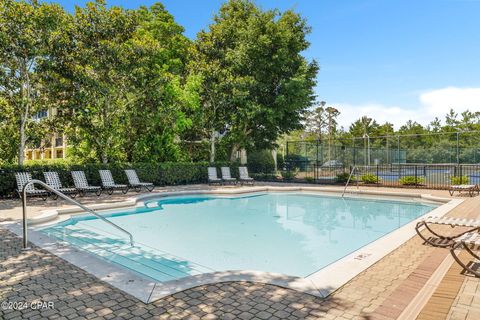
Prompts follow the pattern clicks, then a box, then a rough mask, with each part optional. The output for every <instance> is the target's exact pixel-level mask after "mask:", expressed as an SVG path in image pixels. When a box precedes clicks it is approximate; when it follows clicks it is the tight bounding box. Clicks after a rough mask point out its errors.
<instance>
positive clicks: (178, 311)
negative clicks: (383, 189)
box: [0, 189, 480, 319]
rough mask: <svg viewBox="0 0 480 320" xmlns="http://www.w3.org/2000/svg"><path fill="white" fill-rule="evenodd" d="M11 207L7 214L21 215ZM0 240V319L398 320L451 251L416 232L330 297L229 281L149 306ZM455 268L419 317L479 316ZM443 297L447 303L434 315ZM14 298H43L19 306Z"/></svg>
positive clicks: (468, 280) (470, 205) (5, 234)
mask: <svg viewBox="0 0 480 320" xmlns="http://www.w3.org/2000/svg"><path fill="white" fill-rule="evenodd" d="M388 190H390V191H392V189H388ZM424 192H425V191H424ZM429 193H435V194H440V193H442V192H441V191H435V192H429ZM445 194H446V192H443V195H445ZM479 206H480V197H475V198H472V199H470V198H469V199H467V200H466V201H465V202H464V203H463V204H462V205H460V206H459V207H457V208H456V209H455V210H454V212H452V215H461V216H468V217H474V216H477V215H478V212H477V210H478V208H479ZM10 210H11V211H10V213H12V216H11V217H10V218H15V217H17V216H16V214H18V212H17V213H15V210H14V209H10ZM1 214H3V211H2V212H1ZM1 214H0V216H1ZM0 239H2V242H1V244H0V302H2V303H4V304H2V307H1V308H0V319H45V318H48V319H115V318H116V319H151V318H155V319H396V318H398V317H399V316H400V315H401V312H402V311H403V309H404V308H406V307H407V306H408V305H409V304H410V302H411V301H412V300H414V299H415V296H416V294H417V293H418V291H419V290H420V289H421V288H422V287H423V286H424V285H425V283H426V281H427V279H428V278H430V276H431V275H432V273H433V272H434V271H435V270H436V268H437V267H438V265H439V264H440V262H441V261H442V260H443V258H444V257H446V256H447V255H448V252H447V250H445V249H437V248H432V247H429V246H426V245H423V244H422V242H421V240H420V239H419V238H418V237H413V238H412V239H410V240H409V241H407V242H405V243H404V244H403V245H402V246H400V247H399V248H398V249H396V250H395V251H393V252H392V253H391V254H389V255H388V256H386V257H385V258H383V259H382V260H380V261H379V262H377V263H376V264H375V265H373V266H372V267H370V268H369V269H367V270H365V271H364V272H363V273H361V274H360V275H358V276H357V277H355V278H354V279H352V280H351V281H350V282H349V283H347V284H346V285H344V286H343V287H342V288H340V289H339V290H337V291H336V292H334V293H333V294H332V295H330V296H329V297H328V298H326V299H321V298H317V297H312V296H309V295H307V294H302V293H299V292H296V291H293V290H288V289H283V288H279V287H276V286H273V285H264V284H254V283H247V282H228V283H222V284H215V285H205V286H200V287H197V288H192V289H188V290H185V291H183V292H180V293H177V294H174V295H173V296H169V297H166V298H163V299H160V300H157V301H156V302H154V303H151V304H148V305H147V304H144V303H142V302H140V301H139V300H137V299H135V298H134V297H131V296H129V295H128V294H126V293H124V292H122V291H119V290H118V289H116V288H113V287H112V286H110V285H108V284H106V283H104V282H102V281H100V280H98V279H97V278H95V277H93V276H91V275H89V274H87V273H86V272H84V271H83V270H81V269H79V268H77V267H75V266H73V265H71V264H69V263H67V262H65V261H64V260H62V259H60V258H58V257H56V256H54V255H52V254H50V253H48V252H46V251H44V250H41V249H39V248H36V247H34V248H33V250H31V251H28V252H22V251H21V250H20V249H19V248H20V247H21V239H19V238H18V237H17V236H15V235H13V234H12V233H10V232H9V231H6V230H5V229H2V228H0ZM455 266H456V264H452V266H451V267H450V269H449V271H448V273H447V275H446V276H445V278H444V279H443V280H442V282H441V283H440V285H439V286H438V287H437V288H436V290H434V293H433V295H432V297H431V298H430V300H429V301H428V303H427V304H426V305H425V307H424V308H423V311H422V312H421V313H420V318H421V317H424V318H423V319H444V318H452V319H480V317H478V312H479V311H480V310H479V309H480V304H479V302H480V301H479V300H480V298H479V297H480V279H477V278H472V277H467V276H464V275H461V274H460V271H459V270H458V268H456V267H455ZM452 277H453V278H455V279H456V282H455V285H456V286H457V287H458V290H457V293H455V294H450V295H448V296H445V295H444V294H443V293H442V290H443V292H450V293H451V292H452V291H451V290H450V291H448V288H450V284H449V283H447V282H448V281H450V280H451V279H452ZM445 290H447V291H445ZM442 294H443V295H442ZM438 298H441V299H443V300H442V301H441V304H442V305H445V304H447V305H448V308H443V309H442V310H441V312H437V313H436V314H435V315H432V314H431V313H429V310H432V309H433V310H437V309H438V308H437V309H435V308H434V307H435V305H436V304H438V301H439V300H438ZM435 299H437V300H435ZM5 302H7V304H5ZM14 302H22V303H25V302H27V303H29V304H30V303H34V302H45V303H44V304H40V305H37V304H34V305H33V306H32V305H25V304H21V305H20V307H25V308H23V309H22V310H14V309H15V308H13V307H14V306H15V304H14ZM8 303H10V305H9V304H8ZM48 303H53V305H49V304H48ZM16 307H17V309H19V308H18V307H19V306H18V305H16ZM42 307H43V308H42ZM432 307H433V308H432ZM437 311H438V310H437ZM433 316H436V318H434V317H433ZM475 316H476V317H475Z"/></svg>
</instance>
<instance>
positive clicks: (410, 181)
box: [399, 176, 425, 186]
mask: <svg viewBox="0 0 480 320" xmlns="http://www.w3.org/2000/svg"><path fill="white" fill-rule="evenodd" d="M399 181H400V183H401V184H403V185H404V186H417V185H420V184H422V183H423V182H424V181H425V179H423V178H422V177H415V176H405V177H401V178H400V180H399Z"/></svg>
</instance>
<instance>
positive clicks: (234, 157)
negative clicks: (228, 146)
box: [230, 143, 240, 162]
mask: <svg viewBox="0 0 480 320" xmlns="http://www.w3.org/2000/svg"><path fill="white" fill-rule="evenodd" d="M239 149H240V145H238V143H235V144H234V145H233V146H232V151H231V153H230V161H231V162H234V161H236V160H237V152H238V150H239Z"/></svg>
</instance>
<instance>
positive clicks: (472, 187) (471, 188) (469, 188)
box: [448, 184, 480, 197]
mask: <svg viewBox="0 0 480 320" xmlns="http://www.w3.org/2000/svg"><path fill="white" fill-rule="evenodd" d="M455 191H457V192H458V193H459V194H460V193H462V192H468V195H469V196H470V197H473V195H474V193H475V192H476V193H477V194H480V188H479V187H478V185H477V184H458V185H452V186H450V188H449V189H448V192H449V193H450V195H451V196H453V194H454V193H455Z"/></svg>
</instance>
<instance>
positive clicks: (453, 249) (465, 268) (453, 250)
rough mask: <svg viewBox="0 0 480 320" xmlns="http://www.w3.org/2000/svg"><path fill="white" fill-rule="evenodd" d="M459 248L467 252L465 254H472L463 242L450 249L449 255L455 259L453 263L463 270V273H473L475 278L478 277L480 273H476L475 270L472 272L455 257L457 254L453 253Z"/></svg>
mask: <svg viewBox="0 0 480 320" xmlns="http://www.w3.org/2000/svg"><path fill="white" fill-rule="evenodd" d="M461 247H463V248H465V249H466V250H467V252H469V253H470V254H472V251H471V250H470V248H468V246H466V245H465V243H463V242H460V243H458V244H456V245H454V246H453V247H452V248H451V249H450V254H451V255H452V257H453V259H455V261H456V262H457V263H458V264H459V265H460V266H461V267H462V268H463V270H464V271H467V272H470V273H473V274H474V275H475V276H476V277H480V272H478V271H475V270H472V268H470V267H468V266H467V265H466V264H464V263H463V262H462V261H461V260H460V258H459V257H458V256H457V254H456V253H455V250H456V249H461ZM473 256H474V257H478V256H477V255H476V254H473ZM477 259H478V258H477Z"/></svg>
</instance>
